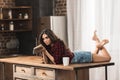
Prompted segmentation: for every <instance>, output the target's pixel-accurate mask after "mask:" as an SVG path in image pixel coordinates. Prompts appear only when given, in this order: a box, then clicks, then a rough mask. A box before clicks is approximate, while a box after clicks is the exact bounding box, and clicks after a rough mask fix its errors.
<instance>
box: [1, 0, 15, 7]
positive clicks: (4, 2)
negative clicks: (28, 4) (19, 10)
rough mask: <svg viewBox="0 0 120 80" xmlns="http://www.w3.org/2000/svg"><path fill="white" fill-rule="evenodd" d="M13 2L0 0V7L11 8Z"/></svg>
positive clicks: (13, 4) (11, 0) (13, 0)
mask: <svg viewBox="0 0 120 80" xmlns="http://www.w3.org/2000/svg"><path fill="white" fill-rule="evenodd" d="M13 6H15V0H0V7H13Z"/></svg>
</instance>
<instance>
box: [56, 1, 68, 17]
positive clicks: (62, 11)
mask: <svg viewBox="0 0 120 80" xmlns="http://www.w3.org/2000/svg"><path fill="white" fill-rule="evenodd" d="M66 14H67V10H66V0H55V4H54V15H56V16H65V15H66Z"/></svg>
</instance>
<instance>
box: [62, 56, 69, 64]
mask: <svg viewBox="0 0 120 80" xmlns="http://www.w3.org/2000/svg"><path fill="white" fill-rule="evenodd" d="M63 65H64V66H68V65H69V57H63Z"/></svg>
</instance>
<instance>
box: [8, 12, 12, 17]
mask: <svg viewBox="0 0 120 80" xmlns="http://www.w3.org/2000/svg"><path fill="white" fill-rule="evenodd" d="M8 16H9V19H12V10H9V11H8Z"/></svg>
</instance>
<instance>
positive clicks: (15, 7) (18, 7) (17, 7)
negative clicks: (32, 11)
mask: <svg viewBox="0 0 120 80" xmlns="http://www.w3.org/2000/svg"><path fill="white" fill-rule="evenodd" d="M2 8H3V9H24V8H31V6H14V7H2Z"/></svg>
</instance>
